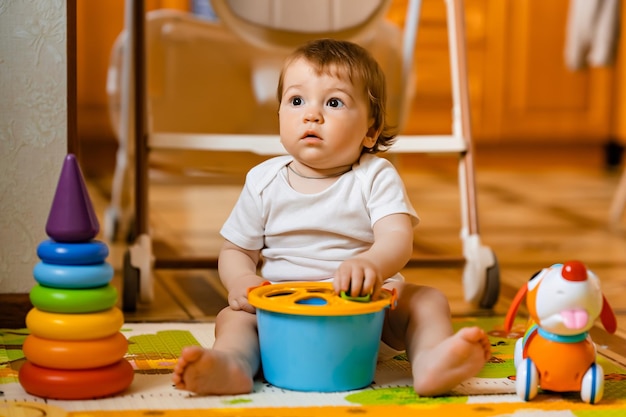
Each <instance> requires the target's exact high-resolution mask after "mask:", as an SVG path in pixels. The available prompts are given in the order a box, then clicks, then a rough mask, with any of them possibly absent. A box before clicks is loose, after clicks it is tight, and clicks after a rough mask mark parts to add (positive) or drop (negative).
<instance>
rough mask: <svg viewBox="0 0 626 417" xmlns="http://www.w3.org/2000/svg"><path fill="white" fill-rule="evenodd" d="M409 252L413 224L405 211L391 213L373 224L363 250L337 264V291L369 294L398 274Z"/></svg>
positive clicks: (376, 294) (376, 291)
mask: <svg viewBox="0 0 626 417" xmlns="http://www.w3.org/2000/svg"><path fill="white" fill-rule="evenodd" d="M412 253H413V226H412V225H411V218H410V217H409V215H408V214H391V215H389V216H385V217H383V218H382V219H380V220H378V221H377V222H376V223H375V224H374V243H373V244H372V246H371V247H370V248H369V249H368V250H367V251H365V252H363V253H360V254H359V255H357V256H355V257H354V258H350V259H347V260H345V261H344V262H342V263H341V265H339V268H337V271H336V272H335V277H334V280H333V283H334V289H335V291H336V292H337V293H339V292H340V291H347V290H348V289H350V295H351V296H353V297H356V296H359V295H367V294H370V293H371V294H372V297H373V298H374V299H375V298H376V297H377V296H378V294H379V292H380V289H381V287H382V285H383V281H384V280H385V279H386V278H388V277H390V276H393V275H395V274H396V273H398V272H399V271H400V270H401V269H402V268H404V266H405V265H406V264H407V262H408V261H409V259H411V254H412Z"/></svg>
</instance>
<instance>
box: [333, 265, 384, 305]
mask: <svg viewBox="0 0 626 417" xmlns="http://www.w3.org/2000/svg"><path fill="white" fill-rule="evenodd" d="M382 285H383V278H382V276H381V275H380V273H379V272H378V269H377V268H376V265H375V264H374V263H373V262H371V261H370V260H368V259H364V258H352V259H348V260H346V261H344V262H342V263H341V265H339V268H337V271H336V272H335V278H334V280H333V288H334V290H335V293H337V294H339V293H340V292H341V291H345V292H346V293H347V294H348V295H350V296H351V297H359V296H365V295H368V294H371V295H372V299H373V300H375V299H376V298H378V294H379V293H380V289H381V288H382Z"/></svg>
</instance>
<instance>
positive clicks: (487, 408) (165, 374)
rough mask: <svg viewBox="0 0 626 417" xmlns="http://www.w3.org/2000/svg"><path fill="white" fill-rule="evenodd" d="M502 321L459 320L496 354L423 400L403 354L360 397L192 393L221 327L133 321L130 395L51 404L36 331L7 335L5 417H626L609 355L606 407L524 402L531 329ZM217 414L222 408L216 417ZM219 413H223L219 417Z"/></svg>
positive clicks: (2, 364) (261, 388)
mask: <svg viewBox="0 0 626 417" xmlns="http://www.w3.org/2000/svg"><path fill="white" fill-rule="evenodd" d="M502 323H503V319H502V318H501V317H487V318H457V319H455V326H456V327H457V328H460V327H463V326H468V325H479V326H481V327H483V328H484V329H486V330H487V331H488V333H489V337H490V339H491V344H492V353H493V356H492V358H491V360H490V361H489V362H488V363H487V364H486V365H485V367H484V368H483V370H482V371H481V372H480V374H479V375H477V377H475V378H472V379H470V380H468V381H466V382H464V383H463V384H461V385H459V386H458V387H457V388H456V389H455V390H454V391H453V392H452V393H451V395H448V396H444V397H438V398H424V397H419V396H417V395H416V394H415V393H414V391H413V390H412V388H411V375H410V368H409V364H408V361H407V359H406V357H404V356H403V355H401V356H398V357H396V358H394V359H392V360H389V361H386V362H383V363H381V364H379V366H378V368H377V371H376V377H375V382H374V383H373V384H372V385H371V386H370V387H368V388H365V389H361V390H356V391H350V392H340V393H311V392H307V393H304V392H295V391H287V390H283V389H279V388H276V387H273V386H271V385H270V384H268V383H266V382H264V381H257V383H256V384H255V389H254V392H252V393H251V394H247V395H237V396H195V395H190V394H189V393H187V392H182V391H178V390H176V389H174V388H173V386H172V385H171V382H170V378H171V373H172V368H173V366H174V364H175V362H176V360H177V358H178V356H179V354H180V351H181V349H182V348H183V347H184V346H188V345H193V344H196V345H201V346H211V345H212V343H213V330H214V329H213V324H212V323H159V324H150V323H129V324H126V325H125V326H124V327H123V329H122V332H123V333H124V334H125V335H126V337H127V338H128V340H129V350H128V354H127V360H129V361H130V363H131V364H132V365H133V367H134V368H135V380H134V381H133V383H132V385H131V387H130V388H129V389H128V390H127V391H126V392H124V393H122V394H121V395H118V396H115V397H112V398H104V399H98V400H85V401H83V400H81V401H56V400H44V399H41V398H37V397H34V396H31V395H29V394H27V393H25V392H24V390H23V389H22V387H21V385H20V384H19V382H18V378H17V375H18V370H19V367H20V366H21V364H22V363H23V362H24V361H25V358H24V355H23V353H22V350H21V345H22V343H23V340H24V338H25V337H26V336H27V334H28V331H27V330H0V391H1V393H0V417H7V416H13V415H15V416H24V415H26V414H24V412H23V411H24V408H23V407H33V406H36V407H44V408H45V409H46V413H47V414H48V415H55V414H54V412H53V411H54V410H56V412H58V413H61V414H58V415H74V416H80V417H91V416H98V415H108V414H111V415H112V413H113V412H115V413H116V416H117V417H120V416H126V415H128V416H139V415H147V414H146V410H152V411H154V410H159V413H160V414H159V415H163V416H179V415H181V416H182V415H188V414H184V413H183V414H180V413H181V412H182V411H181V410H196V411H197V410H203V411H202V413H199V414H197V413H196V412H194V414H193V415H198V416H202V415H220V416H223V415H234V414H231V413H228V412H227V410H238V411H237V415H238V416H255V415H259V416H260V415H273V416H282V415H289V416H296V417H297V416H314V415H319V414H324V415H331V416H332V415H349V414H351V413H352V414H353V412H354V410H355V407H357V408H358V409H361V411H362V412H367V414H368V415H369V416H375V415H393V414H398V413H400V414H402V415H412V414H413V413H417V414H419V415H420V416H425V415H431V414H430V413H431V412H432V414H433V415H434V414H435V413H436V414H437V416H441V415H448V413H450V414H456V415H457V416H458V415H484V416H487V415H489V416H495V415H512V414H513V413H515V415H516V416H518V415H520V416H531V415H542V413H543V414H545V415H550V414H549V411H552V412H554V411H555V410H558V411H559V414H558V415H559V416H561V415H564V416H569V415H571V416H580V417H582V416H587V415H593V416H612V415H615V416H617V415H620V416H622V415H626V414H624V413H626V369H624V368H623V367H621V366H618V365H616V364H614V363H612V362H610V361H609V360H607V359H605V358H604V357H602V356H599V359H598V361H599V363H600V364H601V365H602V366H603V368H604V373H605V390H604V398H603V400H602V402H601V403H600V404H597V405H588V404H584V403H583V402H582V401H581V400H580V396H579V393H576V392H573V393H566V394H556V393H543V392H542V393H540V394H539V395H538V396H537V398H535V399H534V400H532V401H531V402H527V403H525V402H523V401H522V400H521V399H520V398H519V397H518V396H517V395H516V394H515V383H514V375H515V369H514V366H513V350H514V345H515V340H516V338H517V337H519V336H520V335H521V334H522V333H523V331H524V323H523V322H522V321H519V322H517V323H516V326H515V327H514V329H513V331H512V332H511V333H509V334H506V333H505V332H504V331H503V330H502ZM18 408H19V410H18V411H19V412H18V411H16V410H17V409H18ZM268 409H271V411H267V410H268ZM279 409H280V410H279ZM210 410H214V411H213V414H211V411H210ZM216 410H221V411H220V412H219V413H217V414H215V412H216ZM262 410H265V412H262ZM285 410H288V411H285ZM321 410H325V411H321ZM350 410H352V411H350ZM437 410H438V411H437ZM590 412H591V413H593V414H589V413H590ZM224 413H226V414H224ZM442 413H443V414H442ZM546 413H547V414H546ZM615 413H617V414H615ZM152 414H153V412H152Z"/></svg>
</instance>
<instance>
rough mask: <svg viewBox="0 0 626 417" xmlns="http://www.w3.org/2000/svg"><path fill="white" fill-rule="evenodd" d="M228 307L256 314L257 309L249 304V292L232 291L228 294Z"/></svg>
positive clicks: (245, 290)
mask: <svg viewBox="0 0 626 417" xmlns="http://www.w3.org/2000/svg"><path fill="white" fill-rule="evenodd" d="M228 305H229V306H230V308H232V309H233V310H243V311H247V312H248V313H252V314H255V313H256V309H255V308H254V307H253V306H252V304H250V303H249V302H248V291H247V289H244V290H243V291H239V290H231V291H230V292H229V293H228Z"/></svg>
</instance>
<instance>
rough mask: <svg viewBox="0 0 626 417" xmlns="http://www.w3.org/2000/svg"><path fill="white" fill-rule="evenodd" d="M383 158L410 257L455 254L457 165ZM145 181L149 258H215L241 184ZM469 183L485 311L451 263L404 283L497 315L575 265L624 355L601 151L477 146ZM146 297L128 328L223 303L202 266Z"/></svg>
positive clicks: (460, 310) (207, 315)
mask: <svg viewBox="0 0 626 417" xmlns="http://www.w3.org/2000/svg"><path fill="white" fill-rule="evenodd" d="M165 159H166V160H167V158H165ZM83 160H84V162H83V164H84V165H86V166H85V167H84V168H83V171H85V172H87V173H89V174H88V186H89V189H90V194H91V196H92V200H93V201H94V205H95V206H96V210H97V214H98V216H99V218H100V219H102V218H103V215H104V214H103V213H104V209H105V207H106V205H107V204H108V198H109V193H110V170H109V169H105V170H104V171H103V170H97V169H96V170H94V169H93V167H91V166H90V163H91V162H90V159H89V154H88V153H87V154H85V155H83ZM393 160H394V163H395V164H396V165H397V167H398V168H399V170H400V172H401V175H402V177H403V178H404V180H405V183H406V186H407V189H408V192H409V194H410V197H411V199H412V201H413V203H414V205H415V206H416V209H417V210H418V213H419V214H420V216H421V219H422V221H421V224H420V225H419V226H418V227H417V228H416V231H415V239H414V242H415V254H416V257H419V258H426V259H441V258H442V257H444V258H445V257H460V256H461V241H460V237H459V233H460V230H461V222H460V207H461V202H460V200H459V196H460V188H459V183H458V178H457V168H458V161H457V159H456V158H455V157H449V156H425V155H417V156H400V157H394V159H393ZM240 162H241V160H239V162H238V161H237V160H235V161H234V162H233V163H234V164H236V163H240ZM152 174H155V175H152ZM152 174H151V175H152V176H153V177H154V179H153V180H152V182H151V186H150V189H149V190H150V193H149V195H150V197H149V214H150V228H151V229H150V230H151V236H152V237H153V238H154V240H155V241H156V242H157V246H158V247H159V249H158V250H155V253H156V254H157V258H158V253H159V252H163V248H166V249H167V250H168V251H170V252H173V253H174V254H181V255H185V256H199V257H214V256H215V255H216V254H217V250H218V248H219V246H220V244H221V240H220V238H219V235H218V230H219V227H220V226H221V224H222V222H223V221H224V219H225V218H226V216H227V214H228V212H229V210H230V208H231V207H232V205H233V204H234V201H235V199H236V198H237V196H238V193H239V189H240V182H239V180H240V179H241V177H238V178H236V179H235V180H234V181H217V183H216V182H215V181H211V182H209V181H197V180H195V181H190V180H189V178H187V177H177V176H171V175H163V172H160V173H159V172H153V173H152ZM475 177H476V188H475V189H476V191H477V195H478V220H479V226H480V235H481V238H482V242H483V244H485V245H487V246H489V247H490V248H491V249H492V250H493V251H494V252H495V254H496V256H497V258H498V262H499V267H500V273H501V296H500V299H499V301H498V303H497V304H496V306H495V307H494V309H493V310H492V311H481V310H479V309H477V308H476V307H474V306H471V305H468V304H467V303H466V302H465V301H464V298H463V288H462V284H461V268H460V267H459V266H458V265H457V264H450V266H449V267H437V268H424V267H408V268H406V269H405V271H404V274H405V276H406V278H407V279H408V280H410V281H413V282H418V283H422V284H426V285H432V286H435V287H438V288H441V289H442V290H443V291H444V292H445V293H446V294H447V295H448V297H449V299H450V303H451V306H452V310H453V313H454V314H492V313H498V314H503V313H505V312H506V310H507V309H508V306H509V304H510V301H511V298H512V296H513V295H514V294H515V292H516V291H517V290H518V288H519V287H520V286H522V285H523V284H524V283H525V282H526V281H527V280H528V279H529V278H530V277H531V276H532V275H533V274H534V273H535V272H536V271H538V270H539V269H541V268H543V267H547V266H550V265H551V264H553V263H561V262H565V261H567V260H570V259H578V260H581V261H583V262H585V263H586V264H587V265H588V266H589V267H590V268H591V269H592V270H594V271H595V272H596V273H597V275H599V277H600V278H601V280H602V286H603V290H604V292H605V294H606V298H607V299H608V300H609V302H610V303H611V305H612V306H613V308H614V310H615V312H616V313H617V314H618V321H619V328H620V331H619V332H620V334H621V338H620V339H617V342H616V341H615V340H613V341H612V342H611V343H613V345H615V343H617V350H619V351H621V355H622V356H626V354H625V353H624V351H626V344H625V343H624V334H626V226H625V224H626V222H624V223H623V224H619V225H610V224H609V222H608V211H609V205H610V203H611V199H612V197H613V193H614V191H615V188H616V185H617V182H618V180H619V172H615V171H611V170H608V169H607V168H606V166H605V163H604V152H603V148H602V147H601V146H595V147H578V148H577V147H561V148H552V149H546V148H545V147H541V146H538V145H536V146H534V147H532V146H528V147H524V148H513V149H511V148H508V149H502V148H500V149H497V148H496V149H493V148H479V149H478V150H477V151H476V152H475ZM110 248H111V256H110V261H111V263H113V265H114V267H115V269H116V271H117V272H118V274H117V277H116V282H118V283H119V282H120V280H121V279H120V275H121V268H122V267H121V265H122V257H123V253H124V251H125V249H126V245H125V244H124V243H120V242H114V243H111V244H110ZM154 288H155V293H156V295H155V301H154V302H153V303H152V304H151V305H148V306H146V305H140V306H139V308H138V310H137V312H135V313H129V314H127V320H130V321H166V320H167V321H171V320H184V321H195V320H211V319H212V318H213V317H214V315H215V313H216V312H217V311H218V310H219V308H221V305H222V304H221V303H222V302H223V301H220V299H219V297H218V299H216V298H215V297H214V295H210V293H215V291H217V292H218V293H219V291H220V286H219V281H218V277H217V274H216V272H215V270H211V269H201V270H182V269H173V270H166V269H155V283H154ZM202 288H206V289H207V292H206V293H203V292H202ZM207 297H209V298H210V299H206V298H207ZM211 297H212V298H211ZM205 299H206V300H205ZM211 300H213V305H212V302H211ZM607 343H608V342H607Z"/></svg>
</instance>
